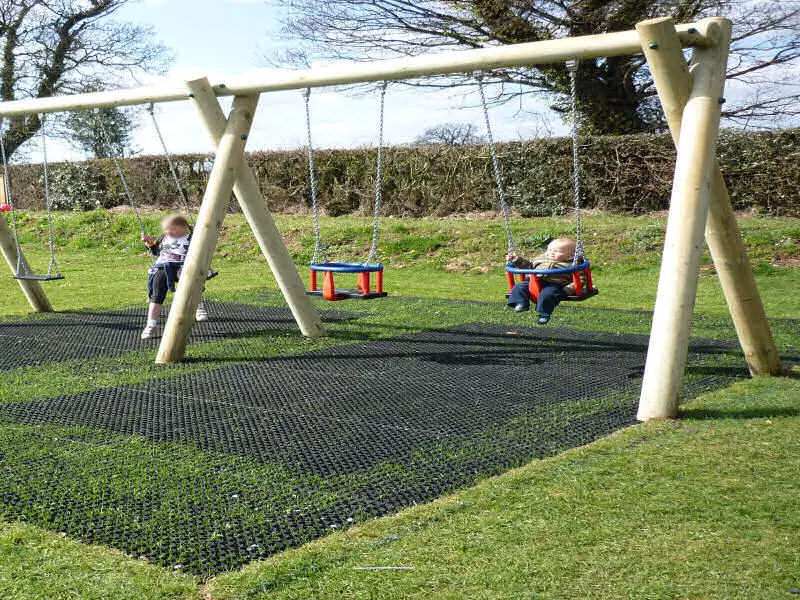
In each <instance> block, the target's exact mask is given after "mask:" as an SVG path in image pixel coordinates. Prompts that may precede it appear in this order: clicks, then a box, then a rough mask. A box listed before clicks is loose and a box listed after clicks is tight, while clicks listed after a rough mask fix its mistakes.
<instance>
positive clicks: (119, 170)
mask: <svg viewBox="0 0 800 600" xmlns="http://www.w3.org/2000/svg"><path fill="white" fill-rule="evenodd" d="M100 111H101V109H99V108H98V109H97V110H96V111H95V119H97V126H98V129H99V130H100V139H101V142H102V143H103V145H104V146H107V147H108V155H109V156H110V157H111V160H112V161H113V162H114V166H115V167H116V170H117V175H118V176H119V179H120V181H121V182H122V188H123V190H124V191H125V197H126V198H127V199H128V204H130V206H131V208H132V209H133V214H134V215H135V216H136V221H137V222H138V223H139V232H140V233H141V234H142V235H145V234H146V233H147V229H146V228H145V226H144V221H143V220H142V215H141V214H140V213H139V207H138V206H137V205H136V199H135V198H134V197H133V192H131V189H130V187H129V186H128V179H127V177H125V172H124V171H123V170H122V165H121V164H120V162H119V159H118V158H117V156H116V153H115V152H114V151H113V150H112V148H111V146H110V144H109V140H108V132H107V131H106V127H105V125H104V124H103V117H102V114H101V112H100Z"/></svg>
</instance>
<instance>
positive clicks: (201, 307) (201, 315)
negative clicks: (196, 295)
mask: <svg viewBox="0 0 800 600" xmlns="http://www.w3.org/2000/svg"><path fill="white" fill-rule="evenodd" d="M194 318H195V321H197V322H198V323H201V322H203V321H208V313H207V312H206V306H205V304H203V303H202V302H201V303H200V304H198V305H197V312H196V313H194Z"/></svg>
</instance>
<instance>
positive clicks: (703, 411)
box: [680, 406, 800, 421]
mask: <svg viewBox="0 0 800 600" xmlns="http://www.w3.org/2000/svg"><path fill="white" fill-rule="evenodd" d="M797 416H800V408H787V407H768V406H764V407H755V406H754V407H752V408H742V409H738V410H737V409H726V410H718V409H713V408H686V409H683V410H681V412H680V418H681V419H698V420H703V421H705V420H710V419H769V418H777V417H797Z"/></svg>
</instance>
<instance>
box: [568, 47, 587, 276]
mask: <svg viewBox="0 0 800 600" xmlns="http://www.w3.org/2000/svg"><path fill="white" fill-rule="evenodd" d="M567 71H569V77H570V100H571V106H570V120H571V125H572V192H573V199H574V201H575V257H574V258H573V259H572V264H573V265H579V264H581V263H582V262H583V261H584V251H583V223H582V220H581V206H582V205H583V190H582V189H581V162H580V158H581V157H580V142H581V140H580V123H579V118H578V116H579V113H578V61H576V60H571V61H569V62H567Z"/></svg>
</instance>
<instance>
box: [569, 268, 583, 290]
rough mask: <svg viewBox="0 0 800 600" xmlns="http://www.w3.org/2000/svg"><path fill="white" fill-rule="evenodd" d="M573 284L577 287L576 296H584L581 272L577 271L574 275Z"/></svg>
mask: <svg viewBox="0 0 800 600" xmlns="http://www.w3.org/2000/svg"><path fill="white" fill-rule="evenodd" d="M572 283H573V284H574V285H575V295H576V296H583V280H582V279H581V271H575V272H574V273H573V274H572Z"/></svg>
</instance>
